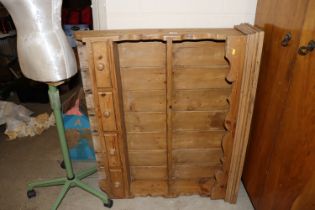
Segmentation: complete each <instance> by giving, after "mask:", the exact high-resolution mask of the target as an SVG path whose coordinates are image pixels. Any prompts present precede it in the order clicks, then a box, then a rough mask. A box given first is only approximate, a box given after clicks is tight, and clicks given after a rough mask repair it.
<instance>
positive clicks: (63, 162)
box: [60, 161, 66, 169]
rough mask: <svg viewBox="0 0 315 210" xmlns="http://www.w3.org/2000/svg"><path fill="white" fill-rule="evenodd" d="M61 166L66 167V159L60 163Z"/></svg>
mask: <svg viewBox="0 0 315 210" xmlns="http://www.w3.org/2000/svg"><path fill="white" fill-rule="evenodd" d="M60 168H62V169H66V165H65V161H62V162H61V163H60Z"/></svg>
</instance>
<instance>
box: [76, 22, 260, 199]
mask: <svg viewBox="0 0 315 210" xmlns="http://www.w3.org/2000/svg"><path fill="white" fill-rule="evenodd" d="M75 36H76V38H77V40H78V54H79V58H80V68H81V71H80V72H81V76H82V82H83V88H84V90H85V94H86V101H87V106H88V110H89V116H90V122H91V130H93V132H92V136H93V142H94V148H95V151H96V157H97V162H98V168H99V174H100V176H99V177H100V187H101V189H103V190H104V191H106V192H108V193H109V194H110V195H111V196H112V197H113V198H127V197H134V196H147V195H151V196H165V197H174V196H179V195H191V194H199V195H202V196H209V197H211V198H212V199H225V200H226V201H228V202H231V203H235V202H236V198H237V193H238V191H239V185H240V176H241V173H242V168H243V162H244V156H245V152H246V146H247V141H248V133H249V128H250V122H251V118H252V112H253V106H254V100H255V92H256V86H257V80H258V74H259V62H260V55H261V49H262V43H263V32H262V31H260V30H259V29H257V28H255V27H253V26H251V25H249V24H241V25H238V26H235V28H234V29H156V30H154V29H143V30H106V31H83V32H76V34H75Z"/></svg>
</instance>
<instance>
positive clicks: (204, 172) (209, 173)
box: [172, 164, 220, 179]
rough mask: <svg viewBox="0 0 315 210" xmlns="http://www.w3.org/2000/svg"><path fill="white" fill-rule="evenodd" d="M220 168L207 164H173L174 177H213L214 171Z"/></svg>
mask: <svg viewBox="0 0 315 210" xmlns="http://www.w3.org/2000/svg"><path fill="white" fill-rule="evenodd" d="M219 168H220V165H218V166H207V165H197V164H193V165H174V174H172V177H173V178H174V179H177V178H178V179H199V178H209V177H214V172H215V171H216V170H217V169H219Z"/></svg>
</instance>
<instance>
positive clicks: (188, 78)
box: [174, 67, 230, 90]
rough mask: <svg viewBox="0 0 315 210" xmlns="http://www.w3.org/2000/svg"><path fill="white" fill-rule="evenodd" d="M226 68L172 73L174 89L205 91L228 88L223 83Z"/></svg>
mask: <svg viewBox="0 0 315 210" xmlns="http://www.w3.org/2000/svg"><path fill="white" fill-rule="evenodd" d="M228 70H229V69H228V68H226V67H224V68H210V69H207V68H204V69H201V68H195V69H193V68H185V69H180V70H175V71H174V88H175V89H177V90H180V89H184V90H185V89H207V88H229V87H230V85H229V84H228V83H227V82H226V81H225V77H226V74H227V72H228Z"/></svg>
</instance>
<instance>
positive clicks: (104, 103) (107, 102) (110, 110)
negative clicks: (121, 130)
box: [99, 92, 116, 131]
mask: <svg viewBox="0 0 315 210" xmlns="http://www.w3.org/2000/svg"><path fill="white" fill-rule="evenodd" d="M99 103H100V111H101V115H102V116H101V119H102V124H103V130H104V131H116V118H115V110H114V103H113V93H112V92H100V93H99Z"/></svg>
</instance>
